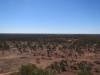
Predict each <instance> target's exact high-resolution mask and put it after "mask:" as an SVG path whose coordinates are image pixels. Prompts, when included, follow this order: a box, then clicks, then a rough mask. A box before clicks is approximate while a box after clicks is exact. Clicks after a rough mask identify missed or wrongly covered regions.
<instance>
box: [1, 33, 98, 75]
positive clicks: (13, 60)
mask: <svg viewBox="0 0 100 75" xmlns="http://www.w3.org/2000/svg"><path fill="white" fill-rule="evenodd" d="M23 65H24V67H25V65H26V66H28V65H29V66H30V65H33V66H34V65H35V66H36V67H37V68H39V69H42V70H49V72H53V73H45V74H42V71H41V72H40V73H41V74H33V72H32V73H27V71H29V70H25V69H22V68H23ZM20 69H21V71H20ZM29 69H30V68H29ZM23 70H24V71H25V72H26V74H25V73H24V71H23ZM22 71H23V72H22ZM29 72H31V71H29ZM22 74H23V75H100V35H96V34H95V35H90V34H87V35H85V34H83V35H81V34H69V35H67V34H0V75H22Z"/></svg>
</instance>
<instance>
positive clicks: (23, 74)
mask: <svg viewBox="0 0 100 75" xmlns="http://www.w3.org/2000/svg"><path fill="white" fill-rule="evenodd" d="M17 75H54V72H53V71H51V70H45V69H41V68H38V67H36V66H35V65H34V64H27V65H22V66H21V69H20V71H19V72H18V73H17Z"/></svg>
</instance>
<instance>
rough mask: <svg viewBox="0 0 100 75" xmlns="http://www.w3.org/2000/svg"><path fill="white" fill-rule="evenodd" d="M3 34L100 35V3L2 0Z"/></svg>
mask: <svg viewBox="0 0 100 75" xmlns="http://www.w3.org/2000/svg"><path fill="white" fill-rule="evenodd" d="M0 33H64V34H65V33H69V34H70V33H72V34H100V0H0Z"/></svg>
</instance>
